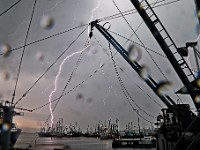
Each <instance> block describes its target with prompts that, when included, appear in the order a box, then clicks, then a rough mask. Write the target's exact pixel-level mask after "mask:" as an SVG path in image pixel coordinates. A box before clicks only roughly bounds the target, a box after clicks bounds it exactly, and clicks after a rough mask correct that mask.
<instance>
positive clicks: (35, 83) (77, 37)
mask: <svg viewBox="0 0 200 150" xmlns="http://www.w3.org/2000/svg"><path fill="white" fill-rule="evenodd" d="M87 28H88V26H87V27H86V28H85V29H84V30H83V31H82V32H81V33H80V34H78V36H77V37H76V38H75V39H74V40H73V41H72V42H71V43H70V44H69V45H68V47H67V48H66V49H65V50H64V51H63V52H62V53H61V54H60V55H59V56H58V57H57V58H56V59H55V60H54V62H53V63H52V64H51V65H50V66H49V67H48V68H47V69H46V71H45V72H44V73H43V74H42V75H41V76H40V77H39V78H38V79H37V80H36V81H35V82H34V83H33V85H32V86H31V87H30V88H29V89H28V90H27V91H26V92H25V93H24V94H23V95H22V97H21V98H20V99H19V100H18V101H17V102H16V103H15V105H17V104H18V103H19V102H20V101H21V100H22V99H23V98H24V97H25V96H26V94H27V93H28V92H29V91H30V90H31V89H32V88H33V87H34V86H35V85H36V83H37V82H38V81H40V79H41V78H42V77H43V76H44V75H45V74H46V73H47V72H48V71H49V70H50V68H51V67H52V66H53V65H55V63H56V62H57V61H58V60H59V59H60V58H61V57H62V56H63V55H64V54H65V52H66V51H67V50H68V49H69V48H70V47H71V46H72V45H73V44H74V43H75V42H76V41H77V40H78V39H79V37H80V36H81V35H82V34H83V33H84V32H85V30H87Z"/></svg>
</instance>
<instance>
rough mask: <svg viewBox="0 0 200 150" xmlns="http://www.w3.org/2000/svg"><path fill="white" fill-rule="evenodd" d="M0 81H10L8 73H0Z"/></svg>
mask: <svg viewBox="0 0 200 150" xmlns="http://www.w3.org/2000/svg"><path fill="white" fill-rule="evenodd" d="M2 79H3V80H5V81H8V80H9V79H10V73H9V72H8V71H4V72H3V73H2Z"/></svg>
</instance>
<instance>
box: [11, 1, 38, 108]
mask: <svg viewBox="0 0 200 150" xmlns="http://www.w3.org/2000/svg"><path fill="white" fill-rule="evenodd" d="M36 2H37V0H35V1H34V5H33V10H32V13H31V19H30V22H29V25H28V29H27V32H26V37H25V41H24V45H26V43H27V40H28V35H29V31H30V28H31V23H32V20H33V15H34V12H35V6H36ZM25 48H26V47H24V48H23V51H22V55H21V59H20V63H19V68H18V71H17V79H16V83H15V87H14V91H13V95H12V100H11V104H13V102H14V98H15V93H16V90H17V84H18V80H19V74H20V71H21V65H22V61H23V57H24V52H25Z"/></svg>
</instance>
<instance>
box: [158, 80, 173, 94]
mask: <svg viewBox="0 0 200 150" xmlns="http://www.w3.org/2000/svg"><path fill="white" fill-rule="evenodd" d="M170 87H171V83H170V82H169V81H160V82H159V83H158V86H157V87H156V92H157V93H158V94H159V95H165V94H166V93H167V92H168V91H169V89H170Z"/></svg>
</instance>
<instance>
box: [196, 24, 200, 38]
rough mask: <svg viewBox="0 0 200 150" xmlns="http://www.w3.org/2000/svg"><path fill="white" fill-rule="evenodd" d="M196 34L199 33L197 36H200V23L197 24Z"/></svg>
mask: <svg viewBox="0 0 200 150" xmlns="http://www.w3.org/2000/svg"><path fill="white" fill-rule="evenodd" d="M196 33H197V35H199V33H200V26H199V23H197V24H196Z"/></svg>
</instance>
